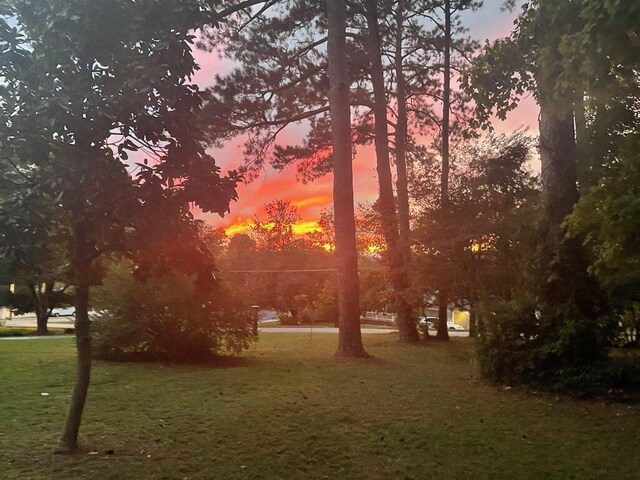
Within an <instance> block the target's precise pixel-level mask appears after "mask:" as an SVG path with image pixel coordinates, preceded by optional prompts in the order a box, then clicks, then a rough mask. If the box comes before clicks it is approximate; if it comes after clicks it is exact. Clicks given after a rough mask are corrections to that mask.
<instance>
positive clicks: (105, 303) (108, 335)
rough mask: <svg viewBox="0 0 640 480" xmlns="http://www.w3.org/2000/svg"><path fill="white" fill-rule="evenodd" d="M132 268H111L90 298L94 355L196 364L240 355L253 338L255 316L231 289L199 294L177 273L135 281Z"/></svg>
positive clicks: (190, 280)
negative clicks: (221, 355)
mask: <svg viewBox="0 0 640 480" xmlns="http://www.w3.org/2000/svg"><path fill="white" fill-rule="evenodd" d="M131 267H132V265H131V264H129V263H126V262H122V263H119V264H116V265H114V266H112V267H111V268H110V270H109V274H108V276H107V278H106V280H105V281H104V283H103V285H101V286H99V287H96V288H95V289H94V292H93V294H92V305H93V308H94V309H95V310H96V311H97V312H98V313H97V314H96V315H95V316H94V318H93V331H94V346H95V348H94V351H95V355H96V356H97V357H99V358H110V359H127V358H149V359H166V360H176V361H197V360H203V359H205V358H207V357H210V356H212V355H215V354H222V353H237V352H240V351H241V350H242V349H244V348H247V347H248V345H249V343H250V342H251V341H252V340H253V337H252V328H251V327H252V323H253V315H254V313H253V312H252V310H251V308H250V307H249V306H247V305H244V304H243V303H242V302H241V300H240V298H239V296H238V295H235V294H234V292H233V291H232V289H231V288H230V286H228V285H220V284H219V285H217V286H216V288H215V289H214V290H213V291H211V290H207V291H201V290H199V289H198V288H197V286H196V282H195V278H194V277H192V276H187V275H183V274H178V273H167V274H164V275H162V276H158V277H152V278H149V279H147V280H145V281H139V280H137V279H135V278H134V277H133V275H132V273H131V272H132V268H131Z"/></svg>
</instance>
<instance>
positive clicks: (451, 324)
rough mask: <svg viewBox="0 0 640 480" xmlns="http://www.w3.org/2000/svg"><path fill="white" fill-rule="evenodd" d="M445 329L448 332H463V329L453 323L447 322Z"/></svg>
mask: <svg viewBox="0 0 640 480" xmlns="http://www.w3.org/2000/svg"><path fill="white" fill-rule="evenodd" d="M447 329H448V330H462V331H464V330H465V328H464V327H463V326H462V325H458V324H457V323H453V322H447Z"/></svg>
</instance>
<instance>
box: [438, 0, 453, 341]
mask: <svg viewBox="0 0 640 480" xmlns="http://www.w3.org/2000/svg"><path fill="white" fill-rule="evenodd" d="M443 81H444V84H443V91H442V172H441V177H440V208H441V209H442V211H443V212H444V213H447V212H448V210H449V113H450V110H451V0H445V2H444V79H443ZM446 217H448V215H446V216H445V215H443V218H446ZM448 303H449V296H448V291H447V288H446V287H445V286H444V285H441V287H440V291H439V293H438V333H437V337H438V338H439V339H440V340H449V330H448V328H447V305H448Z"/></svg>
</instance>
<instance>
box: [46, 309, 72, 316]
mask: <svg viewBox="0 0 640 480" xmlns="http://www.w3.org/2000/svg"><path fill="white" fill-rule="evenodd" d="M75 314H76V309H75V308H73V307H61V308H54V309H53V310H51V316H52V317H73V316H75Z"/></svg>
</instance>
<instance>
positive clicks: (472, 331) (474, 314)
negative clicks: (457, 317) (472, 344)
mask: <svg viewBox="0 0 640 480" xmlns="http://www.w3.org/2000/svg"><path fill="white" fill-rule="evenodd" d="M469 336H470V337H472V338H475V337H477V336H478V311H477V307H476V302H475V301H474V302H471V304H470V305H469Z"/></svg>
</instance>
